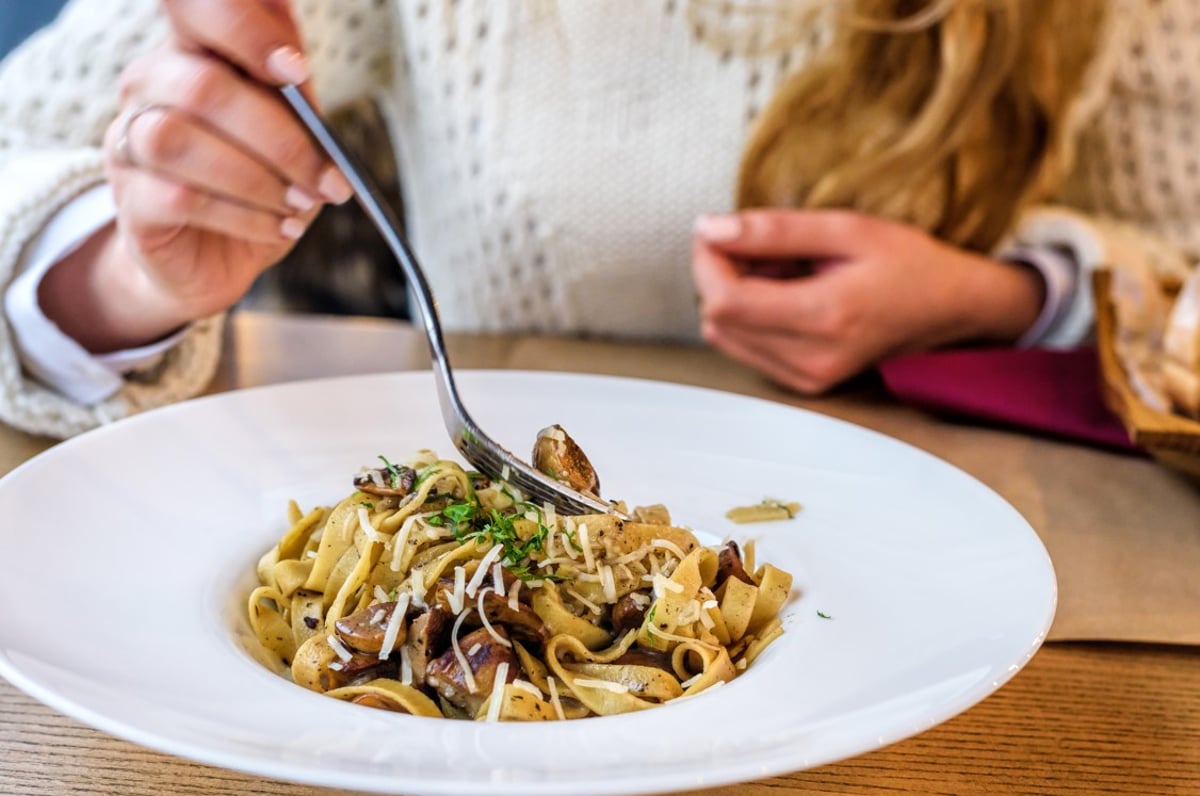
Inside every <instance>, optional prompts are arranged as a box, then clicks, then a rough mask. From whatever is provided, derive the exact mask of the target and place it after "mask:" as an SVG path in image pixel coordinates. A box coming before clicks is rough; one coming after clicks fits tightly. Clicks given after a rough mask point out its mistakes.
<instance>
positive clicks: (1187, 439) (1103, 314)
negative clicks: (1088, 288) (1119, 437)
mask: <svg viewBox="0 0 1200 796" xmlns="http://www.w3.org/2000/svg"><path fill="white" fill-rule="evenodd" d="M1111 282H1112V275H1111V274H1110V273H1109V272H1108V271H1098V272H1096V274H1095V277H1094V281H1093V288H1094V291H1095V297H1096V348H1097V351H1098V352H1099V357H1100V372H1101V374H1102V375H1103V378H1104V400H1105V403H1107V404H1108V407H1109V408H1110V409H1112V411H1113V412H1114V413H1115V414H1116V415H1117V417H1119V418H1120V419H1121V422H1122V423H1124V425H1125V428H1126V430H1128V432H1129V436H1130V439H1132V440H1133V443H1134V444H1135V445H1137V446H1138V447H1140V448H1142V449H1143V450H1145V451H1146V452H1148V453H1149V454H1150V455H1152V456H1153V457H1154V458H1155V459H1157V460H1158V461H1160V462H1162V463H1163V464H1165V465H1167V466H1169V467H1172V468H1174V469H1176V470H1180V471H1182V472H1184V473H1187V474H1188V475H1190V476H1192V477H1193V478H1197V479H1200V422H1196V421H1195V420H1191V419H1189V418H1187V417H1184V416H1182V415H1178V414H1174V413H1171V412H1164V411H1161V410H1158V409H1155V408H1154V407H1152V406H1149V405H1148V404H1146V402H1145V401H1143V400H1142V399H1141V398H1140V397H1139V396H1138V394H1137V393H1136V392H1135V391H1134V389H1133V388H1132V387H1131V386H1130V383H1129V379H1128V375H1127V373H1126V371H1125V368H1124V367H1123V366H1122V364H1121V361H1120V358H1119V357H1118V356H1117V350H1116V345H1115V340H1116V333H1117V314H1116V310H1115V308H1114V306H1113V302H1112V298H1111V292H1110V287H1111Z"/></svg>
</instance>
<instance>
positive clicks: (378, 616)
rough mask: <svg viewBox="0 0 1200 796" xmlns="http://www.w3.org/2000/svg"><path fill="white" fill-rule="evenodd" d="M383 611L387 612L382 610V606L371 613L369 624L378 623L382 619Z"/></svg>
mask: <svg viewBox="0 0 1200 796" xmlns="http://www.w3.org/2000/svg"><path fill="white" fill-rule="evenodd" d="M385 613H387V612H386V611H384V610H383V609H382V608H380V609H379V610H378V611H376V612H375V613H373V614H371V624H373V625H378V624H380V623H381V622H382V621H383V615H384V614H385Z"/></svg>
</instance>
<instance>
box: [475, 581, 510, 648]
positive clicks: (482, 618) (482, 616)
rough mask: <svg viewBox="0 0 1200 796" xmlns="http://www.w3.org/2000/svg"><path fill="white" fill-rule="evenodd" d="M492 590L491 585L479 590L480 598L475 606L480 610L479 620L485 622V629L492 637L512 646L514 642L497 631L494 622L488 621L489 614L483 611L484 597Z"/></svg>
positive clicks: (507, 645)
mask: <svg viewBox="0 0 1200 796" xmlns="http://www.w3.org/2000/svg"><path fill="white" fill-rule="evenodd" d="M490 590H491V587H490V586H489V587H488V588H486V589H483V590H482V591H481V592H479V599H478V600H477V601H476V603H475V607H476V608H477V609H478V610H479V621H480V622H482V623H483V629H484V630H486V631H487V632H488V634H489V635H491V637H492V638H494V639H496V641H497V642H498V643H500V644H503V645H504V646H506V647H511V646H512V642H511V641H509V640H508V639H506V638H505V637H504V636H502V635H500V634H499V633H497V632H496V629H495V628H494V627H492V623H491V622H489V621H488V618H487V614H485V613H484V612H483V598H484V597H485V596H487V593H488V592H489V591H490Z"/></svg>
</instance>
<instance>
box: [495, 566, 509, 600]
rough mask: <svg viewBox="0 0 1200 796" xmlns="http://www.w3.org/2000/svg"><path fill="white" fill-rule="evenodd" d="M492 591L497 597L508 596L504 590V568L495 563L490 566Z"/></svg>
mask: <svg viewBox="0 0 1200 796" xmlns="http://www.w3.org/2000/svg"><path fill="white" fill-rule="evenodd" d="M492 583H493V584H494V586H493V587H492V591H494V592H496V594H497V596H499V597H501V598H504V597H507V596H508V590H507V589H505V588H504V567H503V566H502V565H501V564H500V562H499V561H497V562H496V563H495V564H492Z"/></svg>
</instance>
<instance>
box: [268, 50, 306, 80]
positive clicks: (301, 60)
mask: <svg viewBox="0 0 1200 796" xmlns="http://www.w3.org/2000/svg"><path fill="white" fill-rule="evenodd" d="M267 72H269V73H270V74H271V76H272V77H274V78H275V79H276V80H278V81H280V82H281V83H296V84H299V83H306V82H308V79H309V78H310V77H312V72H311V70H309V68H308V59H307V58H305V57H304V54H303V53H301V52H300V51H299V50H297V49H296V48H295V47H292V46H291V45H286V44H285V45H284V46H283V47H280V48H279V49H277V50H275V51H274V52H272V53H271V54H270V55H268V56H267Z"/></svg>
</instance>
